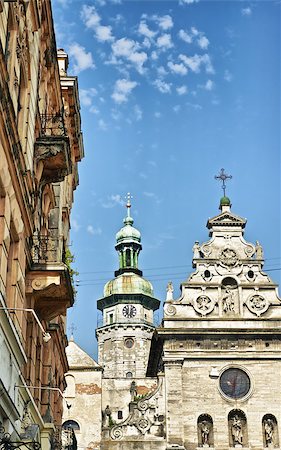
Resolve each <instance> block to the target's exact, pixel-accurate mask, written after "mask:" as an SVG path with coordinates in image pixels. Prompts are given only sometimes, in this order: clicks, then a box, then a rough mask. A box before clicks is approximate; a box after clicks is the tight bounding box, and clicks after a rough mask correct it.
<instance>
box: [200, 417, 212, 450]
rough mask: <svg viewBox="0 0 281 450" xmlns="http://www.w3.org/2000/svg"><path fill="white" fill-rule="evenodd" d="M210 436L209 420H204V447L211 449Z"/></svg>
mask: <svg viewBox="0 0 281 450" xmlns="http://www.w3.org/2000/svg"><path fill="white" fill-rule="evenodd" d="M209 434H210V424H209V423H208V422H207V420H203V422H202V423H201V437H202V445H203V447H209Z"/></svg>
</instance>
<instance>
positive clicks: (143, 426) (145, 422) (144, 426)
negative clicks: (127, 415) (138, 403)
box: [136, 417, 152, 434]
mask: <svg viewBox="0 0 281 450" xmlns="http://www.w3.org/2000/svg"><path fill="white" fill-rule="evenodd" d="M151 425H152V424H151V421H150V420H149V418H148V417H141V418H140V419H139V420H138V421H137V423H136V427H137V429H138V430H139V431H140V432H141V433H142V434H145V433H146V432H147V431H148V430H149V429H150V427H151Z"/></svg>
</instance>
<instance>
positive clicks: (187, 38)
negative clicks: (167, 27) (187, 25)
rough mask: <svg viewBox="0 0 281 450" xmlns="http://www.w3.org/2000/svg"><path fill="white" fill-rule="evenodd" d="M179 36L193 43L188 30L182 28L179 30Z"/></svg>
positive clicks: (188, 42)
mask: <svg viewBox="0 0 281 450" xmlns="http://www.w3.org/2000/svg"><path fill="white" fill-rule="evenodd" d="M178 36H179V38H180V39H182V40H183V41H184V42H186V43H187V44H191V43H192V36H190V34H188V33H187V32H186V31H184V30H180V31H179V32H178Z"/></svg>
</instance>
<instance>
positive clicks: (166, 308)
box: [164, 304, 177, 316]
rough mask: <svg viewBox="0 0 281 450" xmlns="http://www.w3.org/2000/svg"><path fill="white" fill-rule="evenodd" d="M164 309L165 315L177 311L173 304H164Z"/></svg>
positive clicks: (171, 314) (170, 314)
mask: <svg viewBox="0 0 281 450" xmlns="http://www.w3.org/2000/svg"><path fill="white" fill-rule="evenodd" d="M164 311H165V314H167V316H174V315H175V314H176V312H177V309H176V307H175V306H174V305H167V304H166V305H165V306H164Z"/></svg>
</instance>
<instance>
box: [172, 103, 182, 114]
mask: <svg viewBox="0 0 281 450" xmlns="http://www.w3.org/2000/svg"><path fill="white" fill-rule="evenodd" d="M180 110H181V105H175V106H174V107H173V111H174V112H175V113H176V114H177V113H179V112H180Z"/></svg>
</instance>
